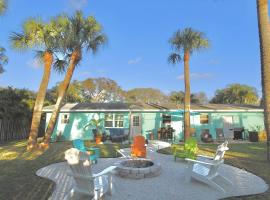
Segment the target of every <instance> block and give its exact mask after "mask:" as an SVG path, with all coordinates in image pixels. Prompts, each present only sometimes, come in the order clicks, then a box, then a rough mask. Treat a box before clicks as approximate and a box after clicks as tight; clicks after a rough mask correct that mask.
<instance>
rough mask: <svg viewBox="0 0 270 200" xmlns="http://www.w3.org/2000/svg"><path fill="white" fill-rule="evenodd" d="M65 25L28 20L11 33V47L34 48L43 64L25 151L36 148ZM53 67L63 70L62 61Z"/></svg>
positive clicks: (60, 22)
mask: <svg viewBox="0 0 270 200" xmlns="http://www.w3.org/2000/svg"><path fill="white" fill-rule="evenodd" d="M64 24H65V21H64V18H61V17H59V18H57V19H56V20H53V21H51V22H50V23H47V24H46V23H44V22H43V21H41V20H38V19H29V20H27V21H26V22H25V23H24V24H23V31H22V33H13V34H12V35H11V37H10V39H11V43H12V47H13V48H14V49H17V50H26V49H33V48H36V49H38V51H36V56H37V58H38V59H40V60H41V61H42V62H43V63H44V72H43V77H42V80H41V83H40V87H39V90H38V94H37V98H36V102H35V106H34V110H33V117H32V123H31V128H30V133H29V139H28V145H27V149H28V150H31V149H33V148H35V147H37V136H38V129H39V125H40V120H41V115H42V107H43V104H44V99H45V95H46V90H47V87H48V83H49V79H50V74H51V67H52V64H53V60H54V55H53V54H54V53H56V52H57V49H56V47H57V45H56V44H57V41H58V36H59V33H60V32H61V27H62V25H64ZM54 67H55V69H56V70H57V71H59V72H61V71H62V70H63V61H61V60H59V59H56V61H55V63H54Z"/></svg>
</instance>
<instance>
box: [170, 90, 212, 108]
mask: <svg viewBox="0 0 270 200" xmlns="http://www.w3.org/2000/svg"><path fill="white" fill-rule="evenodd" d="M169 98H170V101H171V102H173V103H176V104H178V105H180V104H183V103H184V99H185V93H184V92H183V91H179V92H176V91H173V92H171V93H170V94H169ZM190 102H191V103H194V104H205V103H207V102H208V99H207V96H206V94H205V93H204V92H198V93H191V95H190Z"/></svg>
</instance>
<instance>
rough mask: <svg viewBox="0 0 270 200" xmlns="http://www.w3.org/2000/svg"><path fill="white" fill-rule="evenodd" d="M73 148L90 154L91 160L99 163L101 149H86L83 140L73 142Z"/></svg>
mask: <svg viewBox="0 0 270 200" xmlns="http://www.w3.org/2000/svg"><path fill="white" fill-rule="evenodd" d="M72 144H73V147H74V148H76V149H78V150H80V151H82V152H89V158H90V160H91V162H92V163H95V164H96V163H97V161H98V158H99V148H94V147H90V148H86V147H85V146H84V142H83V140H81V139H76V140H73V141H72Z"/></svg>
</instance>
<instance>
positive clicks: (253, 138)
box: [248, 126, 261, 142]
mask: <svg viewBox="0 0 270 200" xmlns="http://www.w3.org/2000/svg"><path fill="white" fill-rule="evenodd" d="M259 131H261V126H254V127H253V128H251V130H250V131H248V134H249V141H250V142H258V141H259V136H258V134H259Z"/></svg>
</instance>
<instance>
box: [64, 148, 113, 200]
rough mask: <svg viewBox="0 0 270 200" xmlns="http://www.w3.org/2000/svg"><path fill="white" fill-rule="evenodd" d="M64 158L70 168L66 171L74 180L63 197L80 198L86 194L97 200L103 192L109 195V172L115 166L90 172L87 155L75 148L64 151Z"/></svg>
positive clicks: (110, 178)
mask: <svg viewBox="0 0 270 200" xmlns="http://www.w3.org/2000/svg"><path fill="white" fill-rule="evenodd" d="M65 159H66V160H67V163H68V165H69V168H70V170H69V171H68V172H67V173H68V175H69V176H72V177H73V178H74V182H75V185H74V186H73V188H72V190H71V191H70V193H69V194H68V195H67V196H66V198H65V199H82V198H83V197H85V196H86V197H87V199H94V200H98V199H101V198H102V197H103V196H104V195H105V194H108V195H111V192H112V177H111V174H110V172H111V171H112V170H113V169H115V168H116V166H110V167H108V168H106V169H104V170H103V171H102V172H100V173H98V174H92V172H91V161H90V160H89V155H87V154H86V153H84V152H82V151H79V150H78V149H75V148H71V149H68V150H67V151H66V152H65Z"/></svg>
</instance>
